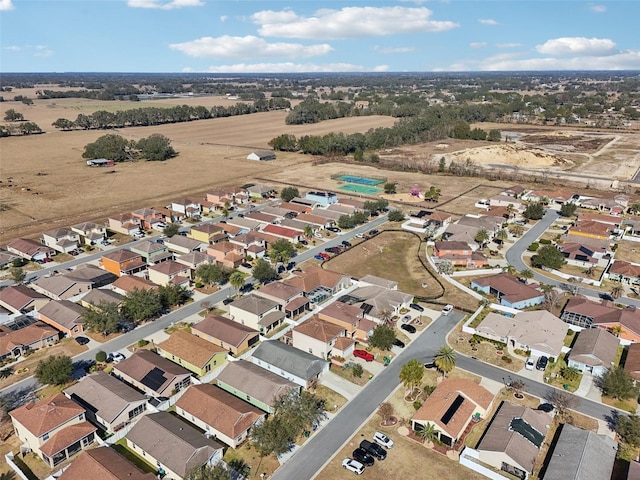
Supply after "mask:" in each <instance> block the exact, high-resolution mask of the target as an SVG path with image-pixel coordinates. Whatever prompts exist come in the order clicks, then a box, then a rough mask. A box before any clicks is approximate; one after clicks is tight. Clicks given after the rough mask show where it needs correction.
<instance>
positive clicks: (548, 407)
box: [537, 403, 555, 413]
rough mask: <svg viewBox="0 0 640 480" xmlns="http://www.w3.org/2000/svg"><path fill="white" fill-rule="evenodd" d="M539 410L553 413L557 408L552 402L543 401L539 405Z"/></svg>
mask: <svg viewBox="0 0 640 480" xmlns="http://www.w3.org/2000/svg"><path fill="white" fill-rule="evenodd" d="M537 409H538V410H540V411H541V412H546V413H551V412H553V410H554V409H555V407H554V406H553V404H552V403H541V404H540V405H538V408H537Z"/></svg>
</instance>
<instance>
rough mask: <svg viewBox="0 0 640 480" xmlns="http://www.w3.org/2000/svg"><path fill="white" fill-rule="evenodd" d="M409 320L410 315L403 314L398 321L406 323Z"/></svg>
mask: <svg viewBox="0 0 640 480" xmlns="http://www.w3.org/2000/svg"><path fill="white" fill-rule="evenodd" d="M410 321H411V315H405V316H404V317H402V320H401V321H400V323H408V322H410Z"/></svg>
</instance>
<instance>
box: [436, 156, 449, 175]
mask: <svg viewBox="0 0 640 480" xmlns="http://www.w3.org/2000/svg"><path fill="white" fill-rule="evenodd" d="M446 171H447V160H446V159H445V158H444V157H440V161H439V162H438V173H444V172H446Z"/></svg>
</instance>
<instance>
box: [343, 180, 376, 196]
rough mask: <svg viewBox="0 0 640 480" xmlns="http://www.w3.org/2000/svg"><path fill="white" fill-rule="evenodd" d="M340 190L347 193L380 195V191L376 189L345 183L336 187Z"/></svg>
mask: <svg viewBox="0 0 640 480" xmlns="http://www.w3.org/2000/svg"><path fill="white" fill-rule="evenodd" d="M338 188H339V189H340V190H346V191H347V192H353V193H363V194H365V195H375V194H377V193H380V191H381V190H380V189H379V188H376V187H368V186H366V185H357V184H355V183H347V184H346V185H342V186H340V187H338Z"/></svg>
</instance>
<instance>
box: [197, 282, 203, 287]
mask: <svg viewBox="0 0 640 480" xmlns="http://www.w3.org/2000/svg"><path fill="white" fill-rule="evenodd" d="M202 287H204V284H202V283H200V282H196V288H202Z"/></svg>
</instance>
